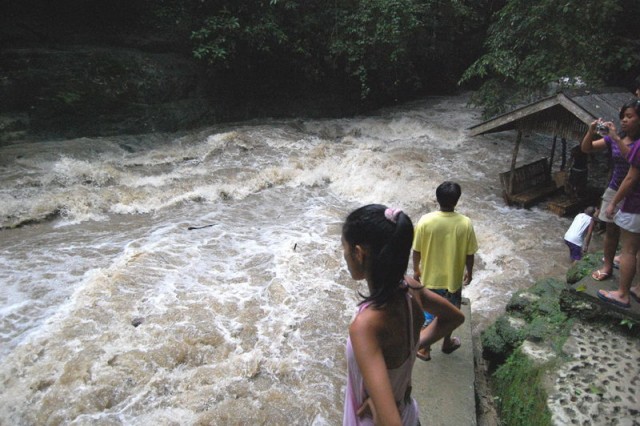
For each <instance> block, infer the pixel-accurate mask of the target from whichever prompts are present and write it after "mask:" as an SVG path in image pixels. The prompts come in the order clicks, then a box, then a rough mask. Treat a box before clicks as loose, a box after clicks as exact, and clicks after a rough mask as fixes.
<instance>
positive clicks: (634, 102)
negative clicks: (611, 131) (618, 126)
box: [619, 98, 640, 139]
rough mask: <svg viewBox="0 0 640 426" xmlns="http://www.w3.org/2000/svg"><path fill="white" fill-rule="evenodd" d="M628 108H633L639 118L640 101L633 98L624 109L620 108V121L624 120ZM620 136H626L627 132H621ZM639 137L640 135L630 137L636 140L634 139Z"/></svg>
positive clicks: (623, 106)
mask: <svg viewBox="0 0 640 426" xmlns="http://www.w3.org/2000/svg"><path fill="white" fill-rule="evenodd" d="M628 108H633V109H634V110H635V111H636V114H638V116H640V99H638V98H633V99H631V100H630V101H629V102H627V103H626V104H624V105H622V107H621V108H620V114H619V118H620V120H622V117H624V112H625V111H626V110H627V109H628ZM619 134H620V137H624V136H626V132H620V133H619ZM639 136H640V135H629V137H631V138H634V139H636V138H638V137H639Z"/></svg>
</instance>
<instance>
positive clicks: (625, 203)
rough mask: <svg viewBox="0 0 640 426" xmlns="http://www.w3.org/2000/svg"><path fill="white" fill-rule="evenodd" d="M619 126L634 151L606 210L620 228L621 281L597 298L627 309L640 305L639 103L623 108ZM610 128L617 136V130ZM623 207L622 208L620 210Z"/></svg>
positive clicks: (603, 291) (632, 103) (599, 294)
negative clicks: (638, 275) (639, 277)
mask: <svg viewBox="0 0 640 426" xmlns="http://www.w3.org/2000/svg"><path fill="white" fill-rule="evenodd" d="M620 124H621V127H622V133H621V134H623V135H624V136H623V137H624V139H629V140H632V141H634V142H632V143H631V144H630V145H633V147H632V148H631V150H630V151H629V154H628V156H627V161H629V165H630V167H629V171H628V172H627V174H626V176H625V177H624V179H623V180H622V183H621V184H620V188H619V189H618V191H617V192H616V194H615V196H614V197H613V199H612V200H611V202H609V205H608V206H607V208H606V210H605V215H606V216H607V217H608V218H609V219H613V220H614V222H615V224H616V225H617V226H619V227H620V236H621V240H622V251H621V253H620V279H619V280H618V289H617V290H613V291H608V290H604V289H600V290H598V297H599V298H600V299H601V300H603V301H605V302H608V303H611V304H613V305H615V306H618V307H621V308H624V309H628V308H630V307H631V298H634V299H636V301H638V302H639V303H640V284H638V285H636V286H635V287H634V288H632V287H631V283H632V281H633V278H634V277H635V275H636V269H637V257H638V253H640V185H639V183H640V142H639V141H640V99H634V100H632V101H631V102H629V103H627V104H625V105H623V106H622V109H621V110H620ZM608 127H610V128H611V130H613V132H614V133H615V127H614V126H608ZM620 203H621V205H620V208H619V209H617V206H618V205H619V204H620ZM616 210H617V213H616Z"/></svg>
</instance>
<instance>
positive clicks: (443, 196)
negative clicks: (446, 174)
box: [436, 181, 462, 208]
mask: <svg viewBox="0 0 640 426" xmlns="http://www.w3.org/2000/svg"><path fill="white" fill-rule="evenodd" d="M460 195H462V188H460V185H458V184H457V183H456V182H451V181H445V182H442V183H441V184H440V186H438V188H436V198H437V200H438V204H440V207H449V208H454V207H455V206H456V204H458V200H459V199H460Z"/></svg>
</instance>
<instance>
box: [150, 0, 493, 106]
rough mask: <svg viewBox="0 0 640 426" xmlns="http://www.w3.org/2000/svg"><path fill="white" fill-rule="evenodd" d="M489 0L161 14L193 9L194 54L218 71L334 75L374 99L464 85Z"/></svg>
mask: <svg viewBox="0 0 640 426" xmlns="http://www.w3.org/2000/svg"><path fill="white" fill-rule="evenodd" d="M487 3H489V2H487V1H486V0H483V1H476V0H458V1H454V2H441V1H438V0H427V1H424V0H370V1H366V2H365V1H347V2H332V3H327V2H321V1H317V0H315V1H314V0H310V1H305V2H300V1H293V0H269V1H266V0H241V1H231V0H185V1H182V2H178V1H177V0H161V1H160V4H162V7H160V6H158V8H157V11H158V14H157V16H158V20H159V21H162V22H164V18H165V17H166V16H168V15H170V14H171V12H172V11H175V13H176V16H178V17H179V18H178V19H177V20H178V22H180V23H183V22H187V21H189V19H186V18H185V16H190V19H191V28H192V29H191V31H190V41H191V43H192V44H193V50H192V51H193V55H194V56H195V57H196V58H197V59H200V60H202V61H203V62H204V63H206V64H207V67H208V69H209V70H210V71H212V72H214V73H216V76H217V77H218V78H219V77H224V76H230V77H231V78H232V79H237V80H241V81H244V82H252V81H256V82H257V83H259V84H260V85H262V86H264V85H266V84H271V83H272V82H273V81H274V80H281V81H283V82H285V83H289V84H290V83H296V84H299V85H303V84H304V83H303V82H304V81H308V82H313V83H318V84H319V83H321V82H323V81H328V82H329V84H330V85H331V86H333V87H338V88H341V89H345V88H346V89H348V91H349V93H350V92H357V93H359V95H360V98H361V99H362V100H370V99H374V100H375V99H389V98H392V99H397V98H406V97H408V96H411V94H414V93H416V91H419V90H423V88H424V87H425V86H427V85H428V86H431V87H439V88H440V89H441V90H442V85H441V84H439V83H440V81H447V82H448V84H449V88H451V89H452V88H453V87H455V82H456V81H457V78H458V77H457V76H458V75H460V73H461V72H462V70H463V69H465V68H466V67H467V66H468V64H469V63H470V62H471V59H470V58H471V55H472V53H471V51H472V49H470V48H469V47H468V46H471V45H474V46H475V45H476V44H477V43H478V41H477V40H476V39H469V38H468V37H467V35H468V33H469V32H470V31H478V28H481V27H482V26H483V25H485V23H486V17H485V15H484V14H483V13H484V12H483V11H484V10H485V9H486V4H487ZM185 11H186V12H185ZM225 73H226V74H225ZM434 79H435V81H434ZM438 80H439V81H438ZM245 89H246V86H245Z"/></svg>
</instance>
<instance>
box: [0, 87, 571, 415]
mask: <svg viewBox="0 0 640 426" xmlns="http://www.w3.org/2000/svg"><path fill="white" fill-rule="evenodd" d="M466 105H467V97H466V95H461V96H455V97H437V98H428V99H425V100H422V101H419V102H414V103H410V104H405V105H402V106H400V107H397V108H390V109H386V110H381V111H378V112H377V113H375V114H371V115H368V116H362V117H356V118H349V119H331V120H290V121H284V120H280V121H275V120H274V121H261V122H242V123H234V124H226V125H220V126H214V127H209V128H204V129H199V130H197V131H192V132H188V133H181V134H148V135H136V136H126V135H125V136H114V137H103V138H80V139H73V140H52V141H44V142H28V141H26V142H21V143H19V144H12V145H5V146H2V147H0V199H1V200H2V201H1V203H0V225H1V226H2V228H1V229H0V320H1V322H0V342H1V345H0V361H1V362H0V424H7V425H9V424H11V425H32V424H74V425H88V424H92V425H94V424H101V425H115V424H128V425H131V424H133V425H142V424H154V425H169V424H194V425H195V424H221V425H222V424H282V425H285V424H286V425H288V424H301V425H308V424H314V425H335V424H339V423H340V422H341V418H342V401H343V392H344V388H345V384H346V363H345V355H344V351H345V349H344V344H345V339H346V335H347V327H348V324H349V322H350V320H351V318H352V316H353V314H354V313H355V308H356V303H357V301H358V295H357V292H358V291H364V290H365V285H364V284H363V283H361V282H354V281H353V280H351V278H350V277H349V274H348V272H347V269H346V265H345V264H344V261H343V260H342V252H341V246H340V226H341V222H342V220H343V219H344V217H345V216H346V214H347V213H348V212H349V211H351V210H352V209H354V208H356V207H358V206H360V205H363V204H368V203H382V204H387V205H390V206H393V207H398V208H402V209H403V210H404V211H405V212H407V213H408V214H409V215H410V216H411V217H412V219H413V220H414V222H417V220H418V219H419V217H420V216H421V215H422V214H424V213H427V212H429V211H432V210H433V209H435V208H436V202H435V188H436V186H437V185H438V184H440V183H441V182H442V181H444V180H455V181H457V182H459V183H460V184H461V186H462V190H463V193H462V198H461V200H460V203H459V204H458V208H457V210H458V211H459V212H461V213H463V214H466V215H467V216H469V217H470V218H471V219H472V221H473V223H474V226H475V229H476V234H477V237H478V242H479V246H480V249H479V252H478V254H477V256H476V268H475V271H474V280H473V282H472V283H471V285H470V286H469V287H467V288H466V289H465V290H464V293H463V294H464V296H465V297H467V298H469V299H470V300H471V310H472V321H473V331H474V334H475V335H478V333H479V332H480V331H482V330H483V329H484V328H486V326H487V325H488V324H490V323H491V321H493V320H494V319H495V318H496V317H497V316H498V315H499V314H501V313H502V312H503V311H504V306H505V304H506V302H507V301H508V299H509V297H510V295H511V294H512V293H513V292H515V291H516V290H518V289H521V288H525V287H527V286H529V285H531V284H532V283H533V282H534V281H535V280H536V279H538V278H541V277H543V276H546V275H553V276H561V275H562V274H563V273H564V271H565V270H566V268H567V266H568V265H569V263H570V262H569V259H568V249H567V248H566V246H564V244H563V241H562V236H563V234H564V232H565V230H566V228H567V227H568V226H569V224H570V221H569V219H566V218H559V217H558V216H556V215H554V214H553V213H551V212H548V211H546V210H543V209H539V208H533V209H531V210H521V209H515V208H510V207H506V206H505V205H504V202H503V200H502V197H501V195H500V184H499V180H498V173H499V172H502V171H505V170H507V169H508V168H509V165H510V162H511V152H512V147H513V143H514V139H515V137H514V134H512V133H510V132H506V133H499V134H495V135H489V136H482V137H473V138H472V137H470V136H469V135H468V130H467V129H468V128H469V127H470V126H472V125H474V124H476V123H478V122H480V121H481V117H480V113H479V111H477V110H474V109H470V108H468V107H467V106H466ZM536 140H538V142H536ZM540 140H541V138H536V137H530V138H527V139H525V141H524V143H523V146H522V147H521V149H520V154H519V160H521V161H523V162H524V161H532V160H535V159H538V158H540V157H541V156H546V155H548V152H547V151H548V146H549V141H548V140H546V141H543V142H540ZM17 225H21V226H17ZM190 228H191V229H190ZM194 228H195V229H194Z"/></svg>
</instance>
